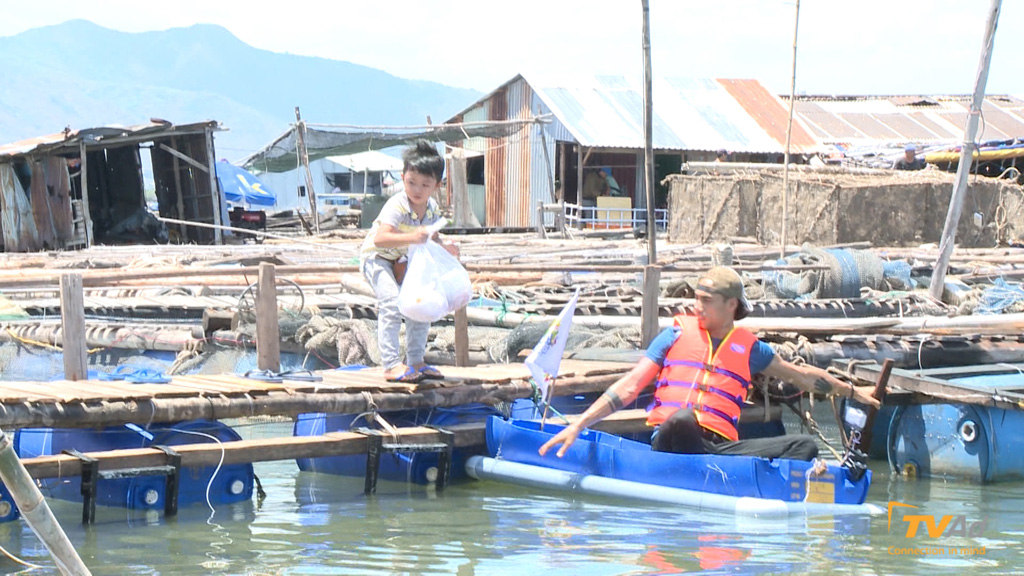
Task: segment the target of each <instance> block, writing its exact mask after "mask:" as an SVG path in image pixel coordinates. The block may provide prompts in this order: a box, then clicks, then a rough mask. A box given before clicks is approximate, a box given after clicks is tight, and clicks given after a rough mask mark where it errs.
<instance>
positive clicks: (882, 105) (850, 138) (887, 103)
mask: <svg viewBox="0 0 1024 576" xmlns="http://www.w3.org/2000/svg"><path fill="white" fill-rule="evenodd" d="M970 106H971V98H970V97H969V96H934V95H932V96H800V97H799V98H798V99H797V102H796V108H795V110H796V115H797V116H798V117H799V118H800V120H801V121H803V122H804V123H805V124H806V125H807V126H808V128H809V129H810V130H811V132H812V133H814V135H815V136H817V137H818V138H819V139H820V140H821V141H822V142H824V143H827V144H855V145H869V144H890V143H903V142H917V143H929V142H933V143H944V142H949V141H951V140H953V141H955V140H957V139H959V138H962V137H963V131H964V124H965V122H966V120H967V114H968V111H969V110H970ZM982 114H983V122H982V124H981V126H982V128H983V131H982V133H981V134H980V135H979V137H978V138H979V140H993V139H1011V138H1018V137H1024V101H1022V100H1020V99H1019V98H1015V97H1013V96H999V95H990V96H987V97H986V98H985V102H984V104H983V105H982Z"/></svg>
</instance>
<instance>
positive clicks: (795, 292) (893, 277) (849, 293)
mask: <svg viewBox="0 0 1024 576" xmlns="http://www.w3.org/2000/svg"><path fill="white" fill-rule="evenodd" d="M776 264H780V265H789V266H801V265H802V266H808V265H817V266H824V268H822V269H818V270H805V271H802V272H789V271H785V270H768V271H765V272H764V274H763V278H764V285H765V289H764V291H765V296H766V297H768V298H782V299H793V300H805V299H813V298H859V297H860V295H861V289H862V288H869V289H871V290H909V289H911V288H913V280H912V279H911V277H910V271H911V269H910V265H909V264H907V263H906V262H903V261H896V262H886V261H884V260H882V259H881V258H879V257H877V256H875V255H874V254H872V253H871V252H869V251H866V250H846V249H824V250H823V249H820V248H815V247H812V246H809V245H805V246H804V247H803V248H802V250H801V252H800V253H799V254H795V255H793V256H788V257H786V258H783V259H781V260H778V261H777V262H776Z"/></svg>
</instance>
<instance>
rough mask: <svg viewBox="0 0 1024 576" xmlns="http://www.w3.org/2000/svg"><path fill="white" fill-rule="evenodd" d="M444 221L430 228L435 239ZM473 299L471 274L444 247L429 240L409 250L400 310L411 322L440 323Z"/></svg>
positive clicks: (400, 298)
mask: <svg viewBox="0 0 1024 576" xmlns="http://www.w3.org/2000/svg"><path fill="white" fill-rule="evenodd" d="M444 225H445V221H444V220H440V221H439V222H437V223H436V224H434V225H432V226H430V227H429V229H430V235H431V236H433V235H434V232H437V231H438V230H440V229H441V228H442V227H443V226H444ZM472 297H473V285H472V284H471V283H470V281H469V273H468V272H466V269H465V268H463V267H462V264H460V263H459V260H458V259H457V258H456V257H454V256H452V255H451V254H449V253H448V251H447V250H445V249H444V247H443V246H441V245H440V244H438V243H437V242H434V241H433V240H427V242H426V243H424V244H413V245H412V246H410V247H409V267H408V268H407V269H406V271H405V280H403V281H402V288H401V289H400V290H399V291H398V310H399V311H400V312H401V313H402V314H403V315H404V316H405V317H406V318H409V319H410V320H415V321H417V322H436V321H437V320H440V319H441V318H444V317H445V316H447V315H448V314H450V313H452V312H455V311H456V310H458V309H459V308H462V307H463V306H465V305H466V304H467V303H468V302H469V300H470V298H472Z"/></svg>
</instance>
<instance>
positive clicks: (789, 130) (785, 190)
mask: <svg viewBox="0 0 1024 576" xmlns="http://www.w3.org/2000/svg"><path fill="white" fill-rule="evenodd" d="M799 29H800V0H796V15H795V16H794V19H793V76H792V79H791V80H790V83H789V120H788V122H787V124H786V153H785V155H784V157H783V160H782V164H783V169H782V241H781V242H780V244H781V248H780V251H781V254H780V255H779V258H785V257H786V242H787V240H788V236H787V234H788V229H789V228H788V224H789V223H788V220H789V146H790V142H791V141H792V137H793V107H794V105H795V102H796V39H797V31H798V30H799Z"/></svg>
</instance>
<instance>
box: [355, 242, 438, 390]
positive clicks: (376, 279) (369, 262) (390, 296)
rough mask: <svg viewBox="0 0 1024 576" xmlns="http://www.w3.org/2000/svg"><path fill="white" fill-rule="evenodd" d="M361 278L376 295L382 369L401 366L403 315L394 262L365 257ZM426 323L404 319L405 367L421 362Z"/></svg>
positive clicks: (427, 329)
mask: <svg viewBox="0 0 1024 576" xmlns="http://www.w3.org/2000/svg"><path fill="white" fill-rule="evenodd" d="M362 270H363V276H364V277H365V278H366V281H367V282H369V283H370V286H372V287H373V292H374V294H376V295H377V346H378V347H379V348H380V362H381V365H383V366H384V369H385V370H390V369H391V368H394V367H395V366H397V365H398V364H399V363H400V355H401V348H400V347H399V344H398V335H399V333H400V332H401V330H402V318H405V317H404V316H402V313H401V312H399V311H398V282H396V281H395V269H394V263H393V262H391V261H390V260H386V259H384V258H381V257H380V256H374V257H373V258H367V259H366V260H365V261H364V262H363V266H362ZM429 332H430V323H429V322H416V321H414V320H410V319H408V318H405V344H406V346H405V364H406V365H407V366H415V365H417V364H422V363H423V354H424V352H425V351H426V349H427V334H428V333H429Z"/></svg>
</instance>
